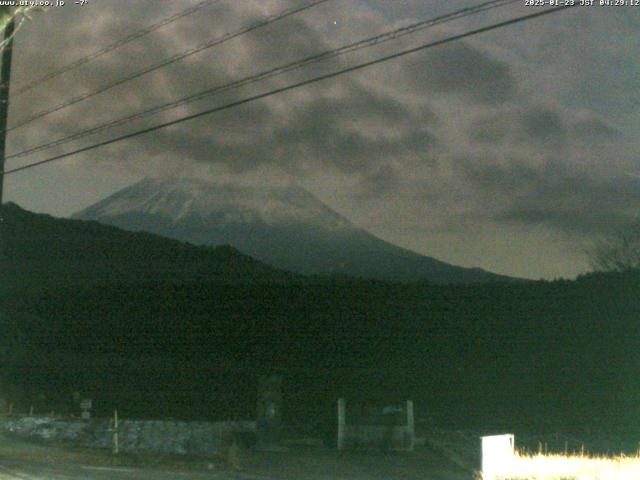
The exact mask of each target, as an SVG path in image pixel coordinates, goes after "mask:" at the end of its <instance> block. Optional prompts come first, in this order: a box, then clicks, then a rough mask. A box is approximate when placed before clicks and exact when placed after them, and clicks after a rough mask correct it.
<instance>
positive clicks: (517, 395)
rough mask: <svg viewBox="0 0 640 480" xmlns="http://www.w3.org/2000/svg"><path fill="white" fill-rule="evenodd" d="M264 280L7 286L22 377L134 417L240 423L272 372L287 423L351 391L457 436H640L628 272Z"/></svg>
mask: <svg viewBox="0 0 640 480" xmlns="http://www.w3.org/2000/svg"><path fill="white" fill-rule="evenodd" d="M91 225H92V224H89V226H83V227H82V228H107V227H98V226H91ZM78 228H80V227H78ZM114 235H115V233H114ZM158 241H160V240H158ZM175 245H177V246H176V247H175V248H186V247H178V245H181V244H177V243H176V244H175ZM132 248H133V247H132ZM204 251H206V252H210V253H209V254H210V255H212V258H216V257H215V255H217V254H218V253H219V252H218V253H216V252H217V251H215V250H211V249H205V250H204ZM231 253H232V254H233V255H239V254H237V253H235V252H231ZM69 256H71V253H69ZM240 258H244V259H245V260H244V261H246V262H247V265H250V266H252V268H253V266H254V263H252V261H251V259H246V257H240ZM65 261H67V260H64V259H61V260H60V262H61V263H60V264H61V265H63V264H64V262H65ZM109 261H110V260H109V259H108V258H106V259H105V265H109ZM159 261H160V262H161V261H162V260H159ZM166 262H167V263H166V265H167V268H169V267H170V266H171V264H172V262H171V261H170V259H169V260H166ZM258 265H260V264H258ZM74 268H75V267H74ZM87 268H88V267H87ZM178 270H180V269H178ZM171 271H173V270H171ZM233 271H234V272H236V271H237V270H233ZM258 271H263V272H268V273H269V274H270V275H274V276H273V277H270V278H269V277H267V278H262V279H260V281H239V279H240V278H241V275H240V276H232V277H230V278H231V279H232V280H233V281H224V278H221V277H215V276H214V277H213V279H212V280H211V281H207V280H205V279H204V278H200V279H198V278H185V277H178V276H168V277H164V278H160V277H158V278H155V279H153V280H150V279H149V278H146V277H141V278H140V279H137V280H135V281H134V280H132V279H131V278H129V277H123V278H124V279H126V281H123V279H122V278H115V279H109V280H110V281H107V282H102V283H101V284H99V285H98V284H93V285H92V284H91V283H90V282H88V283H87V284H85V285H79V284H78V283H77V282H71V283H70V284H67V285H64V284H60V285H58V286H53V285H51V284H47V285H46V288H44V287H42V288H38V289H33V288H30V289H18V288H13V289H12V290H11V291H6V290H5V291H4V292H3V294H2V296H1V297H0V302H1V303H2V305H3V308H2V309H1V310H0V311H1V312H2V313H3V314H4V318H3V321H4V322H5V323H9V324H11V325H13V326H14V327H15V325H16V323H17V324H18V325H19V328H18V330H19V331H20V332H21V333H20V334H21V335H23V339H22V341H21V343H20V345H22V348H23V349H24V350H23V351H22V352H21V354H18V355H16V356H14V357H13V358H14V364H15V368H14V369H13V375H14V380H15V383H16V384H19V383H22V384H23V385H28V386H29V388H32V389H33V388H35V389H40V390H43V391H47V392H49V394H50V395H51V401H52V402H62V399H63V398H66V397H65V395H67V393H68V392H71V391H74V390H82V391H85V392H89V393H88V394H90V395H92V396H93V398H95V399H96V402H97V403H96V404H97V405H98V408H104V409H105V411H108V409H109V408H112V407H113V406H118V408H120V409H122V410H123V411H124V412H125V413H127V412H128V413H129V414H132V415H156V416H162V415H164V416H180V417H185V418H203V417H216V416H217V417H225V416H227V417H228V416H245V417H251V416H252V415H253V413H254V412H253V409H254V405H255V404H254V403H253V402H254V395H255V378H256V376H257V375H258V374H260V373H264V372H279V373H282V374H283V375H284V378H285V390H286V391H285V395H286V399H287V412H286V415H288V418H289V419H291V420H292V421H293V420H296V419H298V420H299V419H301V418H304V419H307V420H309V419H313V418H317V419H320V420H321V419H323V418H324V420H326V419H327V418H329V419H330V417H331V415H333V412H334V402H335V399H336V398H337V397H338V396H339V395H344V396H346V397H347V398H354V399H356V398H360V399H363V398H366V399H398V398H400V399H402V398H412V399H414V401H415V402H416V407H417V412H418V416H419V417H426V416H429V417H432V418H433V419H434V421H435V422H441V423H448V424H457V425H458V426H462V427H464V426H471V425H474V426H482V427H485V428H495V429H500V428H515V427H518V426H527V427H531V428H540V429H542V428H547V427H548V428H573V427H578V426H584V425H590V426H594V427H595V428H607V429H618V430H625V429H626V430H629V429H634V428H636V425H637V420H638V418H639V417H640V404H639V403H638V401H637V399H638V398H639V397H640V375H639V373H640V372H639V371H638V370H639V367H640V351H639V350H638V341H639V339H640V335H639V333H640V332H639V329H640V302H638V294H639V293H640V274H639V273H638V272H628V273H620V274H590V275H586V276H583V277H580V278H578V279H576V280H572V281H554V282H542V281H541V282H523V283H493V284H485V285H473V286H436V285H429V284H393V283H385V282H375V281H362V280H356V279H349V278H338V277H325V278H315V279H309V278H305V277H298V276H293V275H291V276H286V275H287V274H286V273H283V272H278V271H274V270H272V269H269V268H268V267H265V266H260V269H259V270H258ZM274 272H275V273H274ZM247 275H248V276H249V277H251V276H252V275H253V273H252V270H247ZM256 278H259V277H256ZM19 353H20V352H19ZM16 359H17V360H16ZM101 405H102V407H101ZM323 415H325V417H323ZM320 420H318V421H320Z"/></svg>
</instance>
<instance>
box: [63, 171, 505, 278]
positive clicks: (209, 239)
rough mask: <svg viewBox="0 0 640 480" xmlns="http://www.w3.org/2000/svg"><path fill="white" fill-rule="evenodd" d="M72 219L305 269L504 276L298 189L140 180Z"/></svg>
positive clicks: (400, 275) (409, 275)
mask: <svg viewBox="0 0 640 480" xmlns="http://www.w3.org/2000/svg"><path fill="white" fill-rule="evenodd" d="M74 218H78V219H84V220H96V221H99V222H101V223H105V224H109V225H114V226H117V227H120V228H123V229H126V230H132V231H147V232H152V233H156V234H159V235H163V236H167V237H170V238H176V239H179V240H182V241H188V242H191V243H194V244H199V245H219V244H230V245H233V246H234V247H235V248H237V249H238V250H240V251H242V252H244V253H246V254H248V255H250V256H252V257H254V258H256V259H258V260H260V261H263V262H266V263H269V264H271V265H274V266H276V267H278V268H283V269H286V270H290V271H293V272H298V273H302V274H321V275H324V274H344V275H351V276H359V277H366V278H375V279H379V280H394V281H421V280H427V281H431V282H434V283H477V282H487V281H494V280H506V279H507V277H502V276H499V275H495V274H492V273H489V272H486V271H484V270H481V269H478V268H462V267H456V266H453V265H450V264H447V263H445V262H441V261H439V260H436V259H434V258H431V257H427V256H423V255H419V254H417V253H414V252H411V251H409V250H406V249H403V248H400V247H398V246H395V245H393V244H391V243H388V242H386V241H384V240H381V239H379V238H377V237H375V236H374V235H371V234H370V233H368V232H367V231H365V230H363V229H361V228H358V227H356V226H354V225H353V224H352V223H351V222H350V221H349V220H347V219H346V218H344V217H343V216H341V215H339V214H338V213H337V212H335V211H333V210H331V209H330V208H329V207H327V206H326V205H324V204H323V203H322V202H321V201H320V200H318V199H317V198H316V197H314V196H313V195H312V194H311V193H309V192H308V191H306V190H304V189H302V188H299V187H255V186H251V187H249V186H240V185H232V184H214V183H207V182H203V181H198V180H191V179H169V180H155V179H145V180H142V181H141V182H139V183H137V184H134V185H132V186H130V187H128V188H125V189H123V190H121V191H119V192H116V193H115V194H113V195H111V196H110V197H108V198H106V199H104V200H102V201H100V202H98V203H96V204H95V205H93V206H91V207H89V208H87V209H85V210H83V211H81V212H78V213H77V214H76V215H74Z"/></svg>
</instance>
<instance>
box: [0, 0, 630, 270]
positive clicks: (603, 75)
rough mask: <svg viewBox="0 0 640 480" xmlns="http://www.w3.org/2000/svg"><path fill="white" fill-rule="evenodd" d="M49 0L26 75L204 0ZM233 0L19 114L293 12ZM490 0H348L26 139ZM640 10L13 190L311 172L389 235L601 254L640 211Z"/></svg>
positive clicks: (28, 197) (496, 263)
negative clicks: (80, 1)
mask: <svg viewBox="0 0 640 480" xmlns="http://www.w3.org/2000/svg"><path fill="white" fill-rule="evenodd" d="M66 3H67V5H65V6H64V7H57V8H52V9H50V10H48V11H47V12H44V13H37V14H34V15H33V16H32V19H31V20H29V21H27V22H25V23H24V24H23V26H22V28H21V30H20V31H19V33H18V35H17V38H16V45H15V52H14V63H13V77H12V89H14V90H15V89H16V88H19V86H20V85H21V84H22V85H24V84H25V83H26V82H29V81H31V80H33V79H37V78H38V77H40V76H42V75H44V74H46V73H48V72H50V71H53V70H55V69H57V68H60V67H61V66H63V65H65V64H66V63H68V62H70V61H72V60H74V59H77V58H80V57H82V56H83V55H86V54H88V53H90V52H92V51H93V50H96V49H98V48H100V47H101V46H104V45H106V44H109V43H111V42H113V41H116V40H117V39H119V38H122V37H123V36H126V35H127V34H130V33H131V32H134V31H136V30H139V29H141V28H143V27H145V26H147V25H150V24H152V23H154V22H158V21H160V20H162V19H163V18H166V17H168V16H170V15H171V14H173V13H176V12H179V11H180V10H183V9H184V8H186V7H187V6H189V5H195V4H196V3H197V2H195V1H192V0H189V1H187V0H180V1H177V2H176V1H169V0H89V1H88V3H87V4H86V5H85V6H77V5H75V4H74V2H73V1H67V2H66ZM303 3H304V2H301V1H299V0H233V1H229V0H220V1H219V2H217V3H214V4H213V5H211V6H209V7H207V8H205V9H203V10H201V11H200V12H198V13H197V14H194V15H190V16H187V17H185V18H183V19H181V20H179V21H176V22H173V23H171V24H169V25H167V26H165V27H163V28H161V29H159V30H157V31H155V32H153V33H152V34H150V35H148V36H145V37H144V38H141V39H139V40H137V41H135V42H132V43H129V44H127V45H126V46H124V47H122V48H119V49H117V50H115V51H114V52H112V53H110V54H108V55H104V56H102V57H100V58H99V59H96V60H95V61H93V62H90V63H88V64H86V65H84V66H83V67H81V68H78V69H75V70H73V72H69V73H67V74H65V75H63V76H60V77H58V78H56V79H55V80H52V81H49V82H46V83H43V84H41V85H40V86H38V87H37V88H34V89H32V90H30V91H28V92H25V93H23V94H21V95H19V96H17V97H15V98H13V99H12V103H11V109H10V122H9V123H10V125H15V124H17V123H20V122H21V121H22V120H24V119H27V118H29V117H31V116H33V115H34V114H36V113H37V112H40V111H42V110H45V109H47V108H50V107H51V106H54V105H56V104H59V103H61V102H64V101H65V100H67V99H68V98H71V97H74V96H77V95H81V94H83V93H84V92H88V91H91V90H93V89H96V88H99V87H100V86H102V85H105V84H107V83H109V82H113V81H115V80H117V79H118V78H121V77H123V76H126V75H127V74H130V73H132V72H136V71H138V70H140V69H142V68H144V67H145V66H148V65H151V64H154V63H157V62H158V61H160V60H162V59H164V58H167V57H170V56H171V55H174V54H176V53H179V52H182V51H184V50H187V49H189V48H192V47H194V46H197V45H199V44H202V43H203V42H206V41H208V40H211V39H213V38H215V37H218V36H221V35H224V34H225V33H228V32H234V31H236V30H238V29H240V28H242V27H243V26H245V25H248V24H250V23H253V22H256V21H258V20H259V19H261V18H263V17H265V16H268V15H273V14H276V13H277V12H280V11H282V10H283V9H286V8H289V7H291V6H293V5H301V4H303ZM477 3H480V0H464V1H459V0H449V1H436V0H429V1H425V0H386V1H383V0H380V1H375V0H330V1H328V2H326V3H324V4H322V5H320V6H317V7H315V8H313V9H310V10H307V11H305V12H303V13H300V14H298V15H295V16H292V17H289V18H287V19H285V20H282V21H280V22H276V23H273V24H272V25H270V26H268V27H266V28H263V29H260V30H258V31H255V32H252V33H250V34H247V35H243V36H241V37H239V38H236V39H233V40H231V41H229V42H226V43H224V44H222V45H219V46H217V47H214V48H211V49H208V50H206V51H204V52H201V53H199V54H196V55H193V56H191V57H189V58H188V59H186V60H184V61H181V62H178V63H176V64H174V65H171V66H169V67H166V68H163V69H161V70H159V71H156V72H154V73H152V74H148V75H145V76H143V77H141V78H139V79H137V80H135V81H132V82H128V83H126V84H123V85H120V86H118V87H116V88H114V89H112V90H110V91H109V92H105V93H103V94H100V95H97V96H95V97H94V98H92V99H91V100H88V101H86V102H80V103H78V104H76V105H74V106H71V107H69V108H65V109H63V110H60V111H58V112H56V113H53V114H51V115H48V116H46V117H44V118H42V119H40V120H37V121H34V122H32V123H30V124H28V125H25V126H23V127H20V128H16V129H15V130H12V131H11V132H10V134H9V143H8V152H7V153H8V154H9V155H11V154H12V153H16V152H19V151H21V150H23V149H25V148H28V147H30V146H33V145H38V144H40V143H42V142H46V141H50V140H53V139H57V138H59V137H63V136H66V135H69V134H72V133H74V132H76V131H79V130H82V129H85V128H90V127H92V126H95V125H98V124H100V123H103V122H105V121H108V120H111V119H116V118H119V117H122V116H126V115H128V114H131V113H135V112H136V111H139V110H142V109H144V108H148V107H151V106H154V105H157V104H160V103H164V102H167V101H171V100H173V99H177V98H180V97H183V96H186V95H188V94H190V93H193V92H197V91H199V90H202V89H205V88H207V87H212V86H215V85H221V84H224V83H227V82H229V81H233V80H234V79H239V78H242V77H245V76H248V75H252V74H254V73H257V72H260V71H263V70H266V69H269V68H271V67H274V66H277V65H280V64H283V63H286V62H289V61H293V60H296V59H299V58H302V57H304V56H307V55H310V54H313V53H316V52H321V51H323V50H326V49H330V48H336V47H339V46H341V45H343V44H346V43H349V42H353V41H356V40H359V39H362V38H366V37H370V36H373V35H376V34H378V33H381V32H384V31H387V30H390V29H393V28H398V27H400V26H403V25H407V24H409V23H413V22H416V21H418V20H421V19H427V18H430V17H433V16H435V15H439V14H443V13H446V12H449V11H453V10H456V9H458V8H462V7H465V6H470V5H474V4H477ZM536 8H539V7H527V6H525V4H524V0H522V2H520V3H515V4H513V5H511V6H509V7H506V8H501V9H496V10H494V11H492V12H488V13H485V14H481V15H478V16H474V17H469V18H466V19H464V20H459V21H455V22H451V23H447V24H446V25H441V26H438V27H437V28H433V29H428V30H424V31H421V32H419V33H417V34H415V35H410V36H406V37H404V38H402V39H400V40H396V41H392V42H389V43H385V44H383V45H379V46H376V47H375V48H370V49H366V50H361V51H358V52H356V53H353V54H349V55H346V56H343V57H340V58H338V59H334V60H331V61H328V62H325V63H322V64H320V65H316V66H313V67H312V68H307V69H304V70H300V71H296V72H291V73H288V74H286V75H283V76H279V77H277V78H273V79H269V80H268V81H264V82H262V83H259V84H254V85H250V86H247V87H243V88H241V89H238V90H234V91H230V92H226V93H224V94H221V95H218V96H216V97H212V98H208V99H206V100H203V101H199V102H196V103H193V104H189V105H185V106H182V107H180V108H178V109H177V110H174V111H171V112H165V113H162V114H160V115H156V116H153V117H150V118H146V119H144V120H139V121H137V122H134V123H132V124H128V125H123V126H121V127H118V128H115V129H113V130H112V131H109V132H105V133H101V134H99V135H96V136H93V137H90V138H87V139H84V140H80V141H77V142H75V143H71V144H68V145H65V146H60V147H56V148H52V149H50V150H48V151H46V152H43V153H40V154H36V155H33V156H31V157H23V158H15V159H10V160H8V161H7V168H12V167H16V166H19V165H22V164H25V163H29V162H33V161H36V160H40V159H43V158H46V157H47V156H50V155H55V154H59V153H62V152H65V151H68V150H70V149H72V148H77V147H81V146H84V145H88V144H90V143H93V142H96V141H99V140H104V139H107V138H111V137H112V136H115V135H118V134H122V133H125V132H128V131H131V130H133V129H137V128H140V127H143V126H148V125H153V124H156V123H158V122H161V121H166V120H169V119H172V118H176V117H177V116H182V115H185V114H189V113H195V112H198V111H201V110H203V109H206V108H210V107H213V106H215V105H222V104H224V103H227V102H229V101H233V100H236V99H240V98H244V97H247V96H251V95H254V94H256V93H260V92H264V91H268V90H270V89H273V88H276V87H280V86H284V85H287V84H289V83H291V82H294V81H299V80H302V79H305V78H310V77H312V76H315V75H318V74H321V73H326V72H330V71H333V70H336V69H339V68H344V67H346V66H349V65H352V64H355V63H358V62H362V61H365V60H370V59H373V58H376V57H379V56H382V55H384V54H388V53H391V52H395V51H398V50H401V49H405V48H409V47H411V46H416V45H419V44H423V43H427V42H429V41H433V40H437V39H439V38H444V37H445V36H447V35H451V34H455V33H460V32H463V31H465V30H467V29H471V28H478V27H480V26H484V25H488V24H490V23H492V22H496V21H500V20H504V19H507V18H511V17H514V16H518V15H523V14H527V13H533V12H534V11H535V9H536ZM638 51H640V7H599V6H594V7H577V8H574V9H571V10H569V11H566V12H562V13H556V14H553V15H549V16H545V17H542V18H540V19H536V20H533V21H529V22H526V23H521V24H517V25H513V26H510V27H506V28H503V29H500V30H496V31H492V32H489V33H484V34H481V35H477V36H474V37H471V38H468V39H466V40H464V41H459V42H456V43H450V44H447V45H444V46H441V47H437V48H434V49H430V50H427V51H424V52H421V53H416V54H412V55H408V56H404V57H402V58H399V59H396V60H393V61H389V62H385V63H383V64H379V65H377V66H374V67H371V68H368V69H366V70H361V71H359V72H355V73H351V74H348V75H344V76H341V77H337V78H335V79H331V80H327V81H323V82H320V83H316V84H313V85H310V86H307V87H304V88H301V89H297V90H294V91H290V92H287V93H284V94H281V95H276V96H272V97H269V98H266V99H263V100H259V101H256V102H253V103H250V104H246V105H244V106H242V107H239V108H234V109H232V110H227V111H224V112H219V113H216V114H213V115H210V116H207V117H204V118H200V119H198V120H195V121H190V122H186V123H182V124H180V125H176V126H173V127H171V128H167V129H164V130H160V131H157V132H154V133H152V134H148V135H144V136H140V137H137V138H135V139H131V140H127V141H123V142H120V143H117V144H114V145H112V146H109V147H105V148H100V149H97V150H93V151H91V152H87V153H85V154H81V155H77V156H74V157H72V158H68V159H66V160H64V161H61V162H56V163H52V164H48V165H46V166H42V167H39V168H33V169H30V170H27V171H24V172H21V173H16V174H14V175H10V176H7V178H6V181H5V192H6V196H5V200H7V201H14V202H16V203H18V204H20V205H22V206H23V207H25V208H27V209H30V210H33V211H37V212H46V213H50V214H53V215H56V216H69V215H71V214H72V213H74V212H76V211H77V210H79V209H81V208H84V207H86V206H88V205H90V204H92V203H94V202H96V201H98V200H100V199H101V198H103V197H105V196H107V195H109V194H111V193H113V192H115V191H117V190H119V189H120V188H123V187H125V186H127V185H129V184H131V183H133V182H135V181H137V180H139V179H141V178H143V177H145V176H149V175H154V176H155V175H174V174H189V175H198V176H210V177H211V178H215V179H233V180H237V179H240V180H247V179H250V180H251V181H260V182H270V183H271V182H280V181H287V182H291V181H293V182H296V183H298V184H300V185H302V186H304V187H305V188H307V189H308V190H310V191H311V192H313V193H314V194H316V195H317V196H318V197H319V198H320V199H321V200H322V201H324V202H325V203H326V204H327V205H329V206H330V207H332V208H334V209H335V210H337V211H338V212H340V213H341V214H343V215H345V216H346V217H348V218H349V219H351V220H352V221H353V222H354V223H355V224H357V225H359V226H361V227H364V228H366V229H368V230H369V231H371V232H372V233H374V234H376V235H378V236H379V237H381V238H383V239H385V240H388V241H391V242H393V243H396V244H398V245H400V246H403V247H406V248H410V249H412V250H414V251H416V252H419V253H423V254H427V255H431V256H434V257H436V258H439V259H442V260H444V261H448V262H450V263H454V264H458V265H463V266H479V267H482V268H485V269H488V270H491V271H495V272H498V273H504V274H510V275H517V276H522V277H528V278H555V277H561V276H562V277H573V276H575V275H577V274H579V273H581V272H585V271H587V269H588V263H587V261H586V257H585V255H584V250H585V248H586V247H588V245H589V242H590V241H591V240H592V239H593V238H595V237H597V236H599V235H603V234H606V233H608V232H610V231H612V230H614V229H616V228H619V227H621V226H623V225H625V224H626V223H627V222H629V221H631V220H632V219H634V218H636V217H637V216H638V215H640V155H639V152H640V126H639V125H640V88H639V87H640V84H639V83H638V78H640V62H639V61H638Z"/></svg>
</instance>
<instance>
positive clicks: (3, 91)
mask: <svg viewBox="0 0 640 480" xmlns="http://www.w3.org/2000/svg"><path fill="white" fill-rule="evenodd" d="M15 26H16V25H15V21H14V19H13V18H12V19H11V20H10V21H9V23H7V26H6V27H5V29H4V40H5V41H6V42H7V43H6V44H5V47H4V50H3V51H2V70H0V172H4V158H5V150H6V145H7V117H8V116H9V80H11V56H12V54H13V32H14V30H15ZM3 187H4V174H3V173H0V223H1V222H2V220H3V219H2V210H1V207H2V192H3V190H4V188H3ZM0 241H1V239H0Z"/></svg>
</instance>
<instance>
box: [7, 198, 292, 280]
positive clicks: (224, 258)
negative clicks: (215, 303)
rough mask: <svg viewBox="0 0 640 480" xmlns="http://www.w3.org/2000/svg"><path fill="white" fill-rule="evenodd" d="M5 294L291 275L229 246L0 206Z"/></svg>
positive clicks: (267, 278)
mask: <svg viewBox="0 0 640 480" xmlns="http://www.w3.org/2000/svg"><path fill="white" fill-rule="evenodd" d="M2 249H3V250H2V252H3V257H2V261H3V265H2V267H3V268H2V272H3V277H2V279H3V281H2V284H0V288H2V289H18V290H24V289H28V288H38V289H40V288H48V287H52V286H60V285H61V286H86V285H98V284H109V283H129V284H136V283H140V282H155V281H198V280H207V281H217V280H219V281H222V282H225V283H230V282H236V281H241V282H250V281H260V280H269V281H281V280H290V279H291V278H292V277H294V275H293V274H290V273H289V272H285V271H283V270H278V269H275V268H272V267H270V266H268V265H265V264H263V263H260V262H258V261H256V260H254V259H252V258H251V257H248V256H246V255H243V254H242V253H240V252H239V251H237V250H236V249H234V248H233V247H231V246H221V247H217V248H213V247H198V246H195V245H190V244H188V243H183V242H179V241H176V240H170V239H167V238H164V237H161V236H159V235H153V234H149V233H142V232H137V233H134V232H127V231H124V230H120V229H118V228H114V227H109V226H105V225H101V224H99V223H97V222H87V221H78V220H65V219H60V218H54V217H51V216H49V215H37V214H34V213H31V212H28V211H26V210H23V209H22V208H20V207H19V206H17V205H15V204H11V203H10V204H6V205H4V206H3V230H2Z"/></svg>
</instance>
